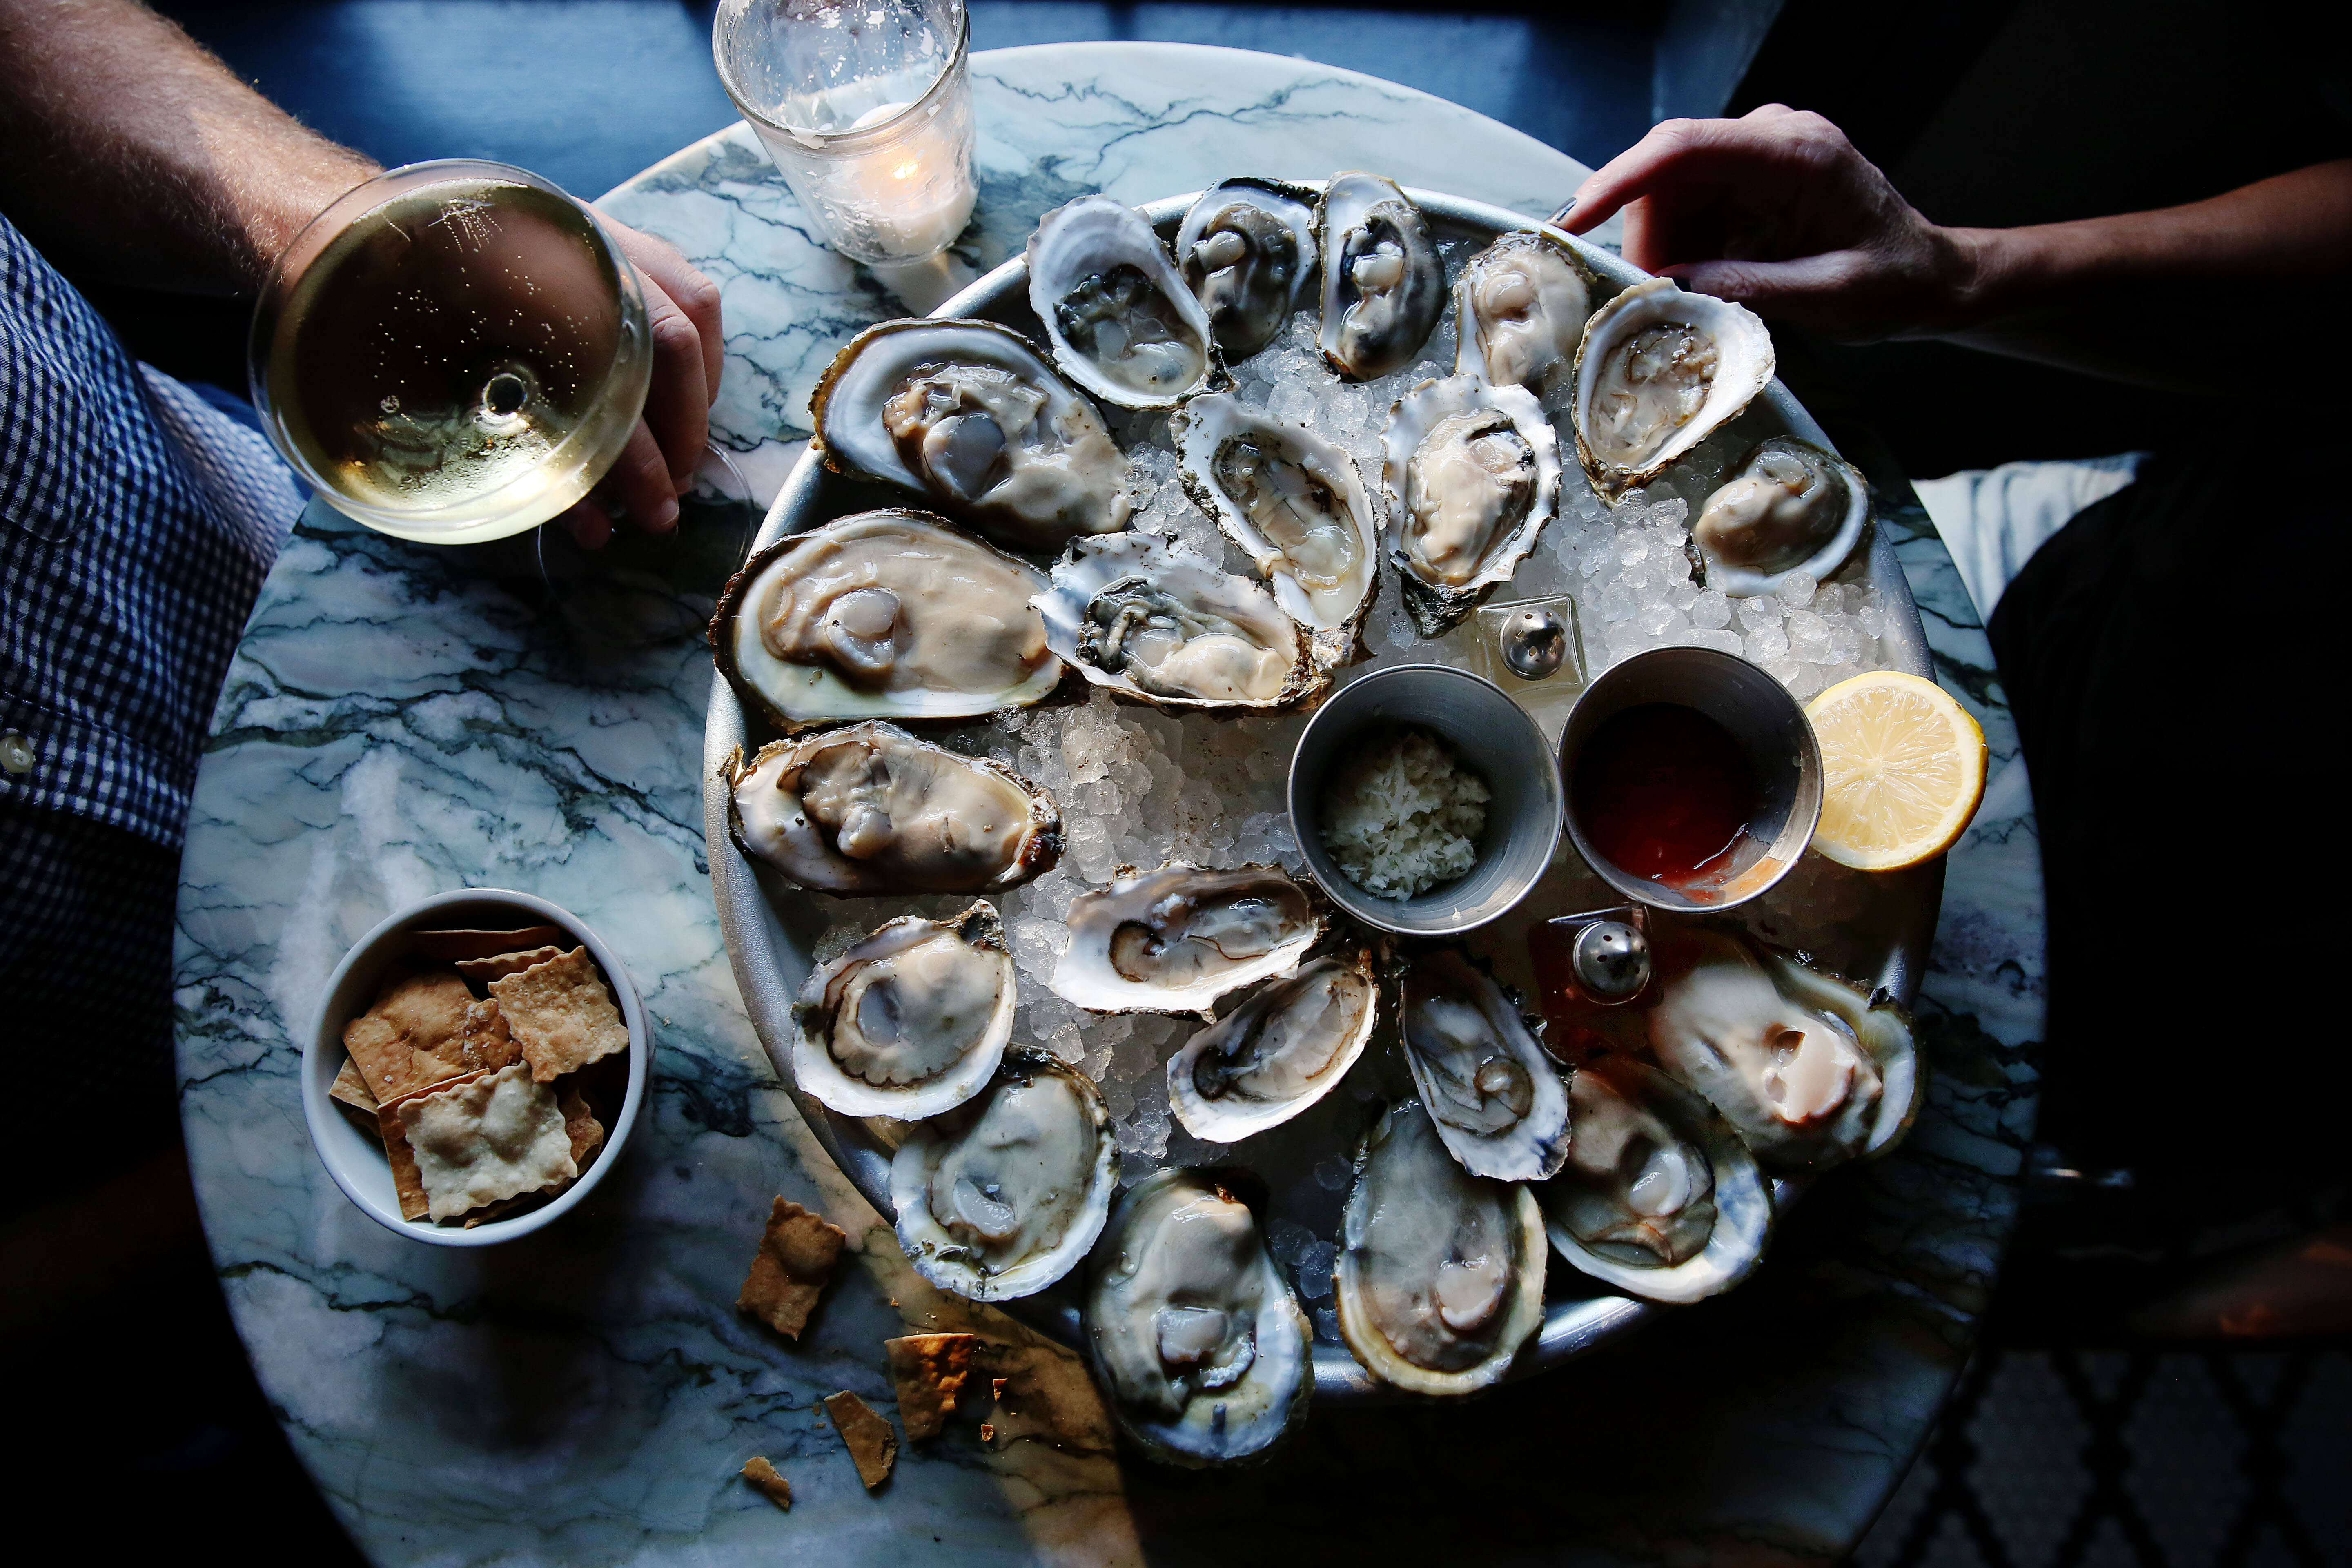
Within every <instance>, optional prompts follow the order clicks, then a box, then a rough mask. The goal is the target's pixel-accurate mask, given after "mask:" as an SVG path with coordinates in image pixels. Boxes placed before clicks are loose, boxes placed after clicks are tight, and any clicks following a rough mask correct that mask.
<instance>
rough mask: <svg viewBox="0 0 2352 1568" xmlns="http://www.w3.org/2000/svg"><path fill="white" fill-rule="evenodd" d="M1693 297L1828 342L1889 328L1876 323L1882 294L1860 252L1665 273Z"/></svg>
mask: <svg viewBox="0 0 2352 1568" xmlns="http://www.w3.org/2000/svg"><path fill="white" fill-rule="evenodd" d="M1665 276H1667V277H1669V278H1672V279H1674V280H1675V282H1676V283H1678V284H1679V285H1681V286H1682V287H1683V288H1685V289H1689V290H1690V291H1691V292H1692V293H1694V294H1712V295H1714V296H1715V297H1716V298H1717V299H1718V300H1736V301H1738V303H1740V304H1742V305H1745V306H1747V307H1748V309H1750V310H1754V311H1755V312H1756V313H1757V314H1758V315H1759V316H1768V317H1770V318H1772V319H1774V320H1776V321H1793V322H1796V323H1798V324H1799V325H1801V326H1806V327H1811V328H1813V329H1815V330H1817V331H1823V332H1826V333H1828V334H1829V335H1831V336H1832V337H1835V338H1839V339H1843V340H1854V339H1863V338H1872V337H1880V336H1884V335H1885V333H1886V332H1887V331H1889V330H1891V329H1892V326H1893V325H1894V324H1893V323H1889V322H1886V321H1880V320H1877V319H1875V318H1876V317H1877V316H1878V315H1879V314H1881V313H1882V312H1881V310H1880V309H1879V307H1880V305H1881V304H1882V301H1881V300H1880V299H1879V296H1880V294H1881V293H1882V292H1883V289H1880V288H1878V287H1875V286H1874V285H1876V284H1878V283H1879V282H1880V281H1881V279H1879V278H1878V276H1877V268H1875V267H1874V264H1873V261H1872V258H1870V257H1868V256H1867V255H1864V253H1862V252H1859V251H1852V250H1834V251H1829V252H1826V253H1824V254H1822V255H1820V256H1807V257H1803V258H1799V259H1798V260H1795V261H1698V262H1693V263H1691V264H1690V265H1688V266H1685V267H1672V268H1667V269H1666V272H1665Z"/></svg>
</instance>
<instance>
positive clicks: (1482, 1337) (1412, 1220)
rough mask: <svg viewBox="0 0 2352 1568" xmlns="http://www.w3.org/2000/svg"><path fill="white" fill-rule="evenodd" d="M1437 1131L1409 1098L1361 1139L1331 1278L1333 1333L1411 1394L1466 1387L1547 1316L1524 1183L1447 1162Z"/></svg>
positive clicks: (1540, 1231) (1486, 1381) (1496, 1372)
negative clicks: (1334, 1300)
mask: <svg viewBox="0 0 2352 1568" xmlns="http://www.w3.org/2000/svg"><path fill="white" fill-rule="evenodd" d="M1439 1131H1440V1130H1439V1128H1438V1127H1437V1126H1436V1125H1435V1124H1434V1123H1433V1122H1432V1121H1430V1118H1429V1114H1428V1112H1427V1111H1425V1110H1423V1108H1422V1107H1421V1106H1420V1105H1419V1104H1418V1103H1417V1102H1415V1101H1413V1100H1404V1101H1402V1102H1401V1103H1399V1104H1397V1105H1393V1106H1391V1107H1390V1108H1389V1110H1387V1111H1386V1112H1385V1113H1384V1114H1383V1115H1382V1116H1381V1120H1380V1121H1379V1123H1378V1124H1377V1125H1376V1126H1374V1128H1373V1129H1372V1131H1371V1132H1370V1134H1369V1135H1368V1136H1367V1137H1366V1138H1365V1140H1364V1147H1363V1152H1361V1153H1360V1154H1359V1155H1358V1156H1357V1160H1356V1184H1355V1187H1354V1189H1353V1190H1352V1191H1351V1192H1349V1194H1348V1207H1347V1211H1346V1213H1345V1214H1344V1215H1343V1216H1342V1217H1341V1219H1340V1222H1339V1227H1340V1228H1339V1242H1340V1247H1339V1264H1338V1267H1337V1268H1335V1269H1334V1271H1333V1283H1334V1286H1335V1287H1336V1296H1337V1305H1338V1309H1339V1337H1340V1338H1341V1339H1343V1340H1345V1341H1346V1342H1347V1344H1348V1349H1349V1351H1350V1352H1353V1354H1354V1355H1355V1358H1356V1359H1357V1360H1358V1361H1360V1362H1361V1363H1363V1364H1364V1369H1365V1370H1366V1371H1368V1372H1370V1373H1371V1374H1372V1375H1373V1376H1375V1377H1377V1378H1379V1379H1380V1380H1381V1382H1383V1383H1387V1384H1393V1385H1395V1386H1396V1387H1398V1388H1402V1389H1405V1390H1407V1391H1409V1392H1411V1393H1413V1394H1470V1393H1474V1392H1475V1391H1476V1390H1478V1389H1481V1388H1485V1387H1487V1386H1489V1385H1491V1384H1495V1383H1497V1382H1499V1381H1501V1379H1502V1376H1503V1374H1504V1373H1507V1372H1508V1371H1509V1370H1510V1366H1511V1360H1512V1358H1513V1357H1514V1356H1516V1355H1517V1354H1518V1352H1519V1347H1520V1346H1521V1345H1523V1344H1525V1343H1526V1342H1527V1341H1528V1336H1529V1335H1531V1334H1533V1333H1534V1332H1535V1331H1537V1330H1538V1328H1540V1327H1542V1326H1543V1316H1544V1305H1543V1290H1544V1227H1543V1216H1542V1215H1541V1214H1540V1213H1539V1212H1538V1209H1537V1207H1536V1200H1535V1198H1534V1197H1533V1196H1532V1195H1531V1194H1529V1193H1528V1189H1527V1188H1526V1187H1525V1186H1521V1185H1517V1184H1504V1183H1501V1182H1496V1181H1489V1180H1487V1179H1486V1178H1485V1177H1482V1176H1474V1175H1472V1174H1470V1173H1468V1172H1466V1171H1465V1170H1463V1169H1462V1167H1461V1166H1460V1165H1458V1164H1456V1163H1454V1161H1453V1160H1451V1159H1450V1158H1448V1157H1447V1152H1446V1146H1445V1144H1444V1143H1443V1142H1440V1141H1439V1136H1438V1134H1439Z"/></svg>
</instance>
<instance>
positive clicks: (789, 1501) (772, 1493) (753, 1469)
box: [743, 1454, 793, 1513]
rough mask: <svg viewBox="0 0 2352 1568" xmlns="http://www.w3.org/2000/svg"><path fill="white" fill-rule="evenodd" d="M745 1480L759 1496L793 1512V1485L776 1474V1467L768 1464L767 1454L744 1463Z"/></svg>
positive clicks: (759, 1455) (786, 1510)
mask: <svg viewBox="0 0 2352 1568" xmlns="http://www.w3.org/2000/svg"><path fill="white" fill-rule="evenodd" d="M743 1479H745V1480H747V1481H749V1482H751V1485H752V1487H753V1488H754V1489H756V1490H757V1491H758V1492H759V1494H760V1495H761V1497H763V1498H766V1499H767V1500H769V1501H770V1502H772V1503H774V1504H775V1505H776V1506H777V1507H778V1508H780V1509H782V1510H784V1511H785V1512H786V1513H790V1512H792V1511H793V1483H792V1482H790V1481H788V1480H786V1479H784V1478H783V1477H782V1476H780V1475H778V1474H776V1467H775V1466H773V1465H772V1464H770V1463H768V1456H767V1455H765V1454H754V1455H752V1456H751V1458H749V1459H746V1460H745V1461H744V1462H743Z"/></svg>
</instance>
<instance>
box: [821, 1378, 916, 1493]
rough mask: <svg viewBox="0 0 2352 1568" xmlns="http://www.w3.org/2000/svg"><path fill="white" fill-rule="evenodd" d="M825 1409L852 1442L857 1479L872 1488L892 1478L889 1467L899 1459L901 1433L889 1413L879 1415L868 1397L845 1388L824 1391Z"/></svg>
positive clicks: (867, 1487) (848, 1441)
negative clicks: (839, 1391)
mask: <svg viewBox="0 0 2352 1568" xmlns="http://www.w3.org/2000/svg"><path fill="white" fill-rule="evenodd" d="M824 1413H825V1415H828V1416H830V1417H832V1419H833V1426H834V1430H835V1431H836V1432H839V1433H840V1434H841V1440H842V1441H843V1442H845V1443H846V1444H848V1445H849V1457H850V1458H851V1459H852V1460H853V1461H855V1462H856V1466H857V1479H859V1480H861V1481H864V1482H865V1483H866V1490H867V1491H869V1492H870V1491H872V1490H873V1489H875V1488H876V1487H878V1486H880V1485H881V1484H882V1483H883V1482H884V1481H887V1480H888V1479H890V1467H891V1466H893V1465H895V1464H897V1463H898V1432H897V1431H896V1430H895V1429H894V1428H893V1427H892V1426H891V1425H890V1420H889V1417H887V1416H886V1415H876V1414H874V1412H873V1410H872V1409H871V1408H869V1407H868V1406H867V1405H866V1401H864V1400H862V1399H860V1398H858V1397H857V1395H856V1394H851V1393H849V1392H848V1391H847V1390H844V1391H843V1392H841V1393H839V1394H827V1395H825V1400H824Z"/></svg>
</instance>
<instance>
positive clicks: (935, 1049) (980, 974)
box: [792, 901, 1014, 1121]
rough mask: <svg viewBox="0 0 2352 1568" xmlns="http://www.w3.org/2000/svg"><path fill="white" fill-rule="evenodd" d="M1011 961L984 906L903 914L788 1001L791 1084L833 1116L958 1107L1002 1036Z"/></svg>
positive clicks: (823, 968)
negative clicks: (939, 915)
mask: <svg viewBox="0 0 2352 1568" xmlns="http://www.w3.org/2000/svg"><path fill="white" fill-rule="evenodd" d="M1013 982H1014V973H1013V954H1012V952H1010V950H1008V949H1007V948H1006V947H1005V945H1004V922H1003V921H1002V920H1001V919H999V918H998V916H997V913H996V910H994V909H993V908H992V907H991V906H990V905H989V904H988V903H986V902H985V901H982V902H980V903H975V904H973V905H972V906H971V908H970V909H968V910H964V911H963V912H962V913H961V914H959V915H955V916H952V917H950V918H949V919H947V920H943V921H927V920H924V919H922V918H920V917H919V916H917V915H905V916H902V917H900V918H899V919H898V920H895V921H890V922H889V923H888V924H887V925H885V926H883V927H882V928H881V929H880V930H879V931H876V932H875V933H874V934H873V935H871V936H869V937H867V938H866V940H865V941H863V942H857V943H855V944H854V945H852V946H851V947H850V948H849V949H848V951H846V952H844V953H842V955H841V956H840V957H838V958H836V959H835V960H833V961H832V962H831V963H821V964H819V965H818V966H817V967H816V969H815V970H814V972H813V973H811V974H810V975H809V977H808V980H807V982H806V983H805V984H803V985H802V986H801V990H800V995H799V997H798V998H797V999H796V1000H795V1001H794V1002H793V1028H794V1036H793V1050H792V1058H793V1081H794V1083H795V1084H796V1085H797V1086H798V1087H799V1089H801V1090H802V1092H803V1093H805V1094H813V1095H814V1096H816V1098H817V1099H819V1100H823V1101H824V1103H825V1104H826V1105H829V1106H831V1107H832V1108H833V1109H834V1110H838V1111H840V1112H841V1113H842V1114H843V1115H844V1116H887V1117H891V1118H893V1119H895V1120H897V1121H919V1120H921V1119H922V1118H924V1117H926V1116H936V1115H938V1114H939V1113H940V1111H942V1110H953V1109H954V1108H955V1107H956V1106H959V1105H961V1104H962V1103H963V1102H964V1101H965V1100H970V1099H971V1097H972V1096H973V1095H974V1094H977V1093H978V1092H979V1091H980V1087H981V1085H982V1084H984V1083H986V1082H987V1081H988V1079H989V1075H990V1074H992V1073H993V1072H995V1071H996V1064H997V1062H998V1061H999V1060H1001V1059H1002V1058H1003V1055H1004V1044H1005V1042H1006V1041H1007V1040H1009V1039H1011V1038H1012V1037H1013Z"/></svg>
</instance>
